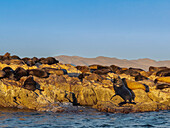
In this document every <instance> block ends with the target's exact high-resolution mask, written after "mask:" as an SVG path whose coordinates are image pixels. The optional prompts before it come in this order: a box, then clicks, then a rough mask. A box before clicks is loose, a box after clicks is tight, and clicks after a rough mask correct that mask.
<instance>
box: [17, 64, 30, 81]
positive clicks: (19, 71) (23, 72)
mask: <svg viewBox="0 0 170 128" xmlns="http://www.w3.org/2000/svg"><path fill="white" fill-rule="evenodd" d="M23 76H28V72H27V71H26V70H25V69H24V68H22V67H18V68H16V70H15V78H16V80H17V81H18V80H20V78H21V77H23Z"/></svg>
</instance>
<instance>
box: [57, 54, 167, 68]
mask: <svg viewBox="0 0 170 128" xmlns="http://www.w3.org/2000/svg"><path fill="white" fill-rule="evenodd" d="M55 58H56V59H57V60H59V61H60V62H61V63H65V64H73V65H87V66H88V65H92V64H100V65H105V66H110V65H113V64H114V65H117V66H120V67H126V68H129V67H134V68H142V69H144V70H146V71H147V70H148V69H149V66H156V67H160V66H166V67H170V60H166V61H155V60H152V59H148V58H144V59H137V60H126V59H117V58H110V57H104V56H99V57H96V58H84V57H79V56H65V55H61V56H56V57H55Z"/></svg>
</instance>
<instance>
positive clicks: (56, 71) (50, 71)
mask: <svg viewBox="0 0 170 128" xmlns="http://www.w3.org/2000/svg"><path fill="white" fill-rule="evenodd" d="M42 69H43V70H45V71H46V72H47V73H48V74H56V75H65V74H67V70H65V69H56V68H49V67H44V68H42Z"/></svg>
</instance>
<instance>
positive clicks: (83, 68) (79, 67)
mask: <svg viewBox="0 0 170 128" xmlns="http://www.w3.org/2000/svg"><path fill="white" fill-rule="evenodd" d="M76 68H77V69H78V70H80V71H81V72H82V73H85V72H90V68H89V67H87V66H76Z"/></svg>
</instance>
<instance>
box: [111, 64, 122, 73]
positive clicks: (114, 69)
mask: <svg viewBox="0 0 170 128" xmlns="http://www.w3.org/2000/svg"><path fill="white" fill-rule="evenodd" d="M110 67H111V70H112V71H113V72H114V73H116V74H121V73H122V71H124V70H122V68H120V67H118V66H116V65H111V66H110Z"/></svg>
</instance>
